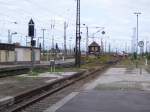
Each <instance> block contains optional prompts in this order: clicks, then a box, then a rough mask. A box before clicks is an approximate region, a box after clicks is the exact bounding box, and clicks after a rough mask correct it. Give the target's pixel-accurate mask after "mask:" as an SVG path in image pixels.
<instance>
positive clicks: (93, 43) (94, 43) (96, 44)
mask: <svg viewBox="0 0 150 112" xmlns="http://www.w3.org/2000/svg"><path fill="white" fill-rule="evenodd" d="M89 46H96V47H97V46H100V45H99V44H98V43H96V42H95V41H93V42H92V43H91V44H90V45H89Z"/></svg>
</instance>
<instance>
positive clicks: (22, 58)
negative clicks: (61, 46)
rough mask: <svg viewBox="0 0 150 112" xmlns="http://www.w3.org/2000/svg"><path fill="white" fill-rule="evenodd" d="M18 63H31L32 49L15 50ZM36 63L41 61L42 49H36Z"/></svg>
mask: <svg viewBox="0 0 150 112" xmlns="http://www.w3.org/2000/svg"><path fill="white" fill-rule="evenodd" d="M15 53H16V62H31V53H32V52H31V49H30V48H25V47H23V48H15ZM33 56H34V58H33V59H34V61H35V62H36V61H40V49H34V55H33Z"/></svg>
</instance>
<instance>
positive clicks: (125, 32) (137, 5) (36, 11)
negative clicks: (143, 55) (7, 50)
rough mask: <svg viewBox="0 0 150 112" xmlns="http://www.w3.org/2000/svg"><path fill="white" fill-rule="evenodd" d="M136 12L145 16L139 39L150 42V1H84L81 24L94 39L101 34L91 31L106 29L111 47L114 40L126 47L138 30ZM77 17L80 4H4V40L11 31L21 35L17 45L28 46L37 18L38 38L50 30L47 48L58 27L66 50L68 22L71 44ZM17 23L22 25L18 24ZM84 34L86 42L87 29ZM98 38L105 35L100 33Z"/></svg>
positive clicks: (0, 24)
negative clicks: (30, 26)
mask: <svg viewBox="0 0 150 112" xmlns="http://www.w3.org/2000/svg"><path fill="white" fill-rule="evenodd" d="M136 11H138V12H141V13H142V14H141V15H140V16H139V38H140V39H141V40H143V39H146V38H147V40H150V28H149V26H150V14H149V11H150V0H81V23H82V24H86V25H88V26H89V35H90V36H92V33H94V32H96V31H97V30H98V29H92V28H90V27H92V26H101V27H105V31H106V37H107V38H108V37H109V40H111V41H110V42H111V43H112V42H113V44H114V40H116V41H115V42H116V44H117V41H118V43H124V41H125V40H126V41H127V42H128V41H129V40H131V37H132V35H133V28H134V27H136V16H135V15H134V14H133V13H134V12H136ZM75 17H76V0H0V39H1V41H2V42H7V30H8V29H10V30H11V32H14V31H17V32H18V35H16V36H14V40H13V41H14V42H16V41H21V42H22V43H24V42H25V36H26V35H27V24H28V21H29V19H30V18H33V20H34V22H35V24H36V29H37V37H41V36H42V31H41V30H40V29H41V28H46V29H47V31H46V34H45V36H46V46H47V47H50V46H51V45H50V44H49V43H50V42H51V37H52V30H51V29H50V26H51V24H55V30H54V31H53V34H54V37H55V41H57V42H58V43H59V45H60V46H62V45H63V23H64V21H66V22H67V24H68V29H67V31H68V32H67V37H68V41H69V38H73V39H74V38H75ZM14 21H16V22H17V23H18V24H14V23H13V22H14ZM82 32H83V34H82V38H83V42H84V41H85V39H84V38H85V34H84V33H85V29H82ZM20 37H22V38H20ZM96 37H102V35H101V34H100V33H99V34H96ZM106 37H105V38H106ZM103 38H104V37H103ZM73 39H72V45H73V43H74V41H73ZM96 40H97V39H96ZM91 41H92V40H90V42H91ZM97 41H98V40H97ZM41 42H42V40H41ZM83 45H84V44H83ZM83 45H82V46H83ZM117 45H118V44H117ZM68 46H69V42H68ZM120 46H122V44H120Z"/></svg>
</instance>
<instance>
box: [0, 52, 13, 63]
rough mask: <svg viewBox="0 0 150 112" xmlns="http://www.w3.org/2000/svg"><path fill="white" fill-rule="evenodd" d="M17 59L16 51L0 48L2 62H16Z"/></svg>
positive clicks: (0, 60)
mask: <svg viewBox="0 0 150 112" xmlns="http://www.w3.org/2000/svg"><path fill="white" fill-rule="evenodd" d="M14 61H15V52H14V51H8V50H0V62H2V63H5V62H14Z"/></svg>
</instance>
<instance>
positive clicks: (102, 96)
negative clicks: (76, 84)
mask: <svg viewBox="0 0 150 112" xmlns="http://www.w3.org/2000/svg"><path fill="white" fill-rule="evenodd" d="M72 96H73V97H72ZM45 112H150V74H149V73H148V72H147V71H146V70H145V69H142V74H140V69H136V68H125V67H121V68H110V69H108V70H107V71H106V72H104V73H102V74H101V75H100V76H99V77H98V78H97V79H96V80H94V81H92V82H89V83H88V84H85V85H84V86H83V90H82V91H79V92H78V94H77V95H74V94H72V95H68V96H66V98H64V99H62V101H60V102H58V103H56V104H55V105H53V106H52V107H50V108H48V109H47V110H46V111H45Z"/></svg>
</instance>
